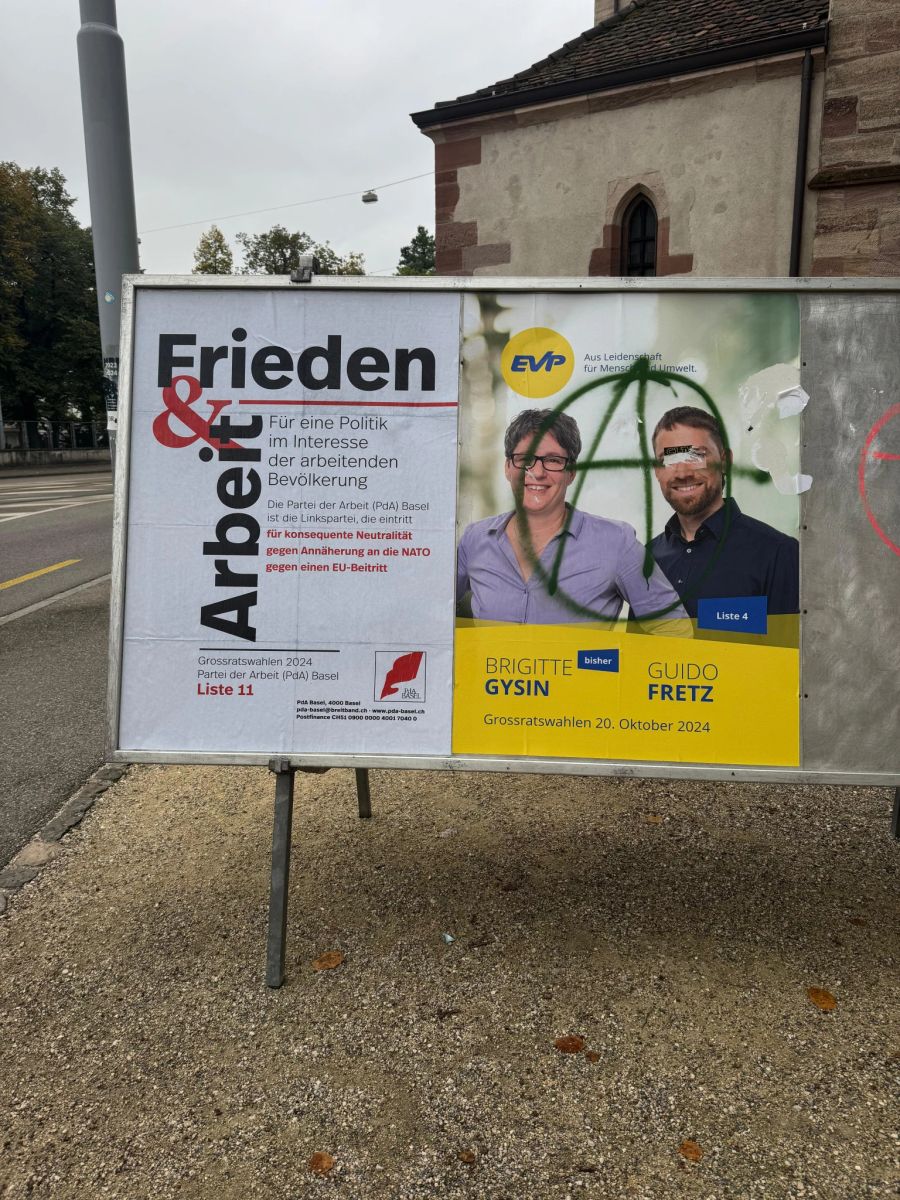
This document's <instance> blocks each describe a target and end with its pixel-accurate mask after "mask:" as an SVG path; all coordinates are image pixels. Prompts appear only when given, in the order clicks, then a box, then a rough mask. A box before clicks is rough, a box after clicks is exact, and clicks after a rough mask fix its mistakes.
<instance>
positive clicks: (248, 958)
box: [0, 767, 900, 1200]
mask: <svg viewBox="0 0 900 1200" xmlns="http://www.w3.org/2000/svg"><path fill="white" fill-rule="evenodd" d="M371 779H372V798H373V810H374V817H373V819H372V820H371V821H360V820H359V819H358V817H357V816H356V807H355V794H354V790H353V774H352V772H350V771H338V770H335V771H331V772H330V773H329V774H327V775H322V776H298V781H297V797H296V807H295V820H294V860H293V875H292V881H291V914H290V927H289V941H288V965H287V971H288V974H287V981H286V984H285V986H284V987H283V988H282V989H281V990H279V991H276V992H270V991H268V990H267V989H266V988H265V986H264V983H263V974H264V962H265V936H266V918H267V891H268V865H269V863H268V857H269V851H270V837H271V817H272V801H273V793H274V780H273V777H272V776H271V775H269V774H268V773H267V772H265V771H262V770H255V769H244V768H231V769H225V768H216V769H213V768H188V767H165V768H163V767H134V768H131V769H130V770H129V771H128V773H127V774H126V775H125V776H124V777H123V778H122V779H121V780H119V781H118V782H116V783H113V785H112V786H111V787H110V788H109V790H108V791H106V792H105V793H104V794H103V795H101V796H100V797H99V798H98V799H97V801H96V803H95V805H94V807H93V808H92V809H91V810H90V812H89V813H88V814H87V816H86V817H85V819H84V821H83V823H82V824H81V825H80V826H78V827H77V828H76V829H74V830H72V832H70V833H69V834H68V835H66V836H65V837H64V838H63V840H62V841H61V842H59V843H58V844H57V845H56V849H55V851H54V855H53V856H50V855H48V856H47V857H49V859H50V861H48V862H47V863H46V865H45V866H43V868H42V869H41V871H40V873H39V874H38V875H37V877H36V878H35V879H34V880H33V881H32V882H30V883H27V884H25V886H24V887H23V888H22V890H20V891H18V892H16V893H15V894H13V895H12V896H11V897H10V899H9V904H8V907H7V910H6V912H5V915H4V916H3V917H2V919H0V1046H2V1053H0V1196H2V1197H3V1200H23V1198H25V1197H38V1198H40V1200H57V1198H69V1197H71V1198H80V1197H85V1198H86V1200H95V1198H97V1197H114V1198H122V1200H125V1198H127V1200H141V1198H144V1197H146V1198H148V1200H149V1198H155V1197H179V1198H181V1197H184V1198H187V1200H194V1198H205V1197H210V1198H211V1200H238V1198H240V1200H245V1198H247V1197H266V1198H267V1200H296V1198H299V1197H307V1196H323V1195H334V1196H343V1197H347V1198H348V1200H368V1198H370V1197H371V1198H372V1200H375V1198H378V1200H384V1198H394V1197H396V1198H397V1200H425V1198H426V1197H427V1198H429V1200H433V1198H434V1197H441V1198H442V1200H444V1198H447V1200H454V1198H465V1200H501V1198H508V1200H526V1198H527V1200H542V1198H544V1197H548V1198H551V1200H557V1198H559V1200H562V1198H564V1197H578V1196H582V1195H586V1196H596V1197H598V1198H601V1197H602V1198H603V1200H618V1198H619V1197H627V1198H632V1197H634V1198H638V1200H673V1198H674V1200H680V1198H682V1197H685V1198H687V1197H690V1198H697V1200H738V1198H740V1200H782V1198H794V1197H797V1198H799V1197H805V1198H819V1200H887V1198H888V1197H894V1196H896V1194H897V1190H898V1185H900V1171H898V1151H900V1146H898V1121H897V1116H898V1107H897V1098H898V1079H900V1032H898V1030H900V1019H898V1018H900V993H898V988H897V966H898V957H900V954H898V951H900V925H898V922H897V882H898V877H900V846H898V845H897V844H896V843H894V842H892V841H891V840H890V837H889V816H890V806H891V800H892V794H891V793H890V792H889V791H887V790H885V789H879V790H864V789H841V788H832V787H821V788H808V787H787V786H773V787H763V786H758V785H744V786H739V785H720V784H711V783H694V782H681V783H677V784H676V783H670V782H666V781H658V780H654V781H642V780H610V779H573V778H569V777H563V776H553V777H540V776H533V775H527V776H525V775H508V776H507V775H501V774H471V775H469V774H453V775H448V774H441V775H437V774H424V773H405V774H404V773H400V772H380V771H375V772H372V776H371ZM445 935H449V936H445ZM328 951H336V952H339V953H338V954H335V955H334V956H333V958H332V960H331V961H332V962H334V961H336V960H337V959H339V957H340V955H343V960H342V961H341V962H340V964H339V965H337V966H334V967H332V968H331V969H322V970H314V969H313V965H312V964H313V962H314V960H317V959H319V958H320V956H322V955H323V954H324V953H325V952H328ZM320 965H321V963H320ZM809 989H820V990H819V991H818V992H815V991H814V992H812V999H811V998H810V993H809ZM829 997H830V998H829ZM832 999H833V1001H834V1004H833V1006H832ZM823 1005H824V1008H823V1007H822V1006H823ZM560 1039H565V1040H562V1041H560ZM557 1042H559V1046H560V1047H561V1048H558V1046H557V1044H556V1043H557Z"/></svg>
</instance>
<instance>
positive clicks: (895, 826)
mask: <svg viewBox="0 0 900 1200" xmlns="http://www.w3.org/2000/svg"><path fill="white" fill-rule="evenodd" d="M891 837H892V838H893V839H894V841H895V842H900V787H898V788H897V789H896V790H895V791H894V811H893V813H892V814H891Z"/></svg>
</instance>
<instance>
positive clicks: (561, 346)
mask: <svg viewBox="0 0 900 1200" xmlns="http://www.w3.org/2000/svg"><path fill="white" fill-rule="evenodd" d="M574 368H575V355H574V354H573V352H572V347H571V346H570V345H569V343H568V342H567V341H566V339H565V338H564V337H563V336H562V334H561V333H557V332H556V330H555V329H523V330H522V332H521V333H517V334H515V336H513V337H511V338H510V339H509V341H508V342H507V343H506V346H505V347H504V350H503V355H502V357H501V359H500V370H501V371H502V372H503V378H504V379H505V380H506V382H507V383H508V384H509V386H510V387H511V388H512V390H513V391H514V392H518V393H519V395H520V396H525V397H527V399H529V400H543V399H545V398H546V397H547V396H552V395H554V393H556V392H558V391H559V390H560V388H564V387H565V386H566V384H567V383H568V382H569V380H570V379H571V378H572V371H573V370H574Z"/></svg>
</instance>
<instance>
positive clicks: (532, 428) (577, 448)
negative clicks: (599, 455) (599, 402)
mask: <svg viewBox="0 0 900 1200" xmlns="http://www.w3.org/2000/svg"><path fill="white" fill-rule="evenodd" d="M538 431H540V432H541V434H546V433H549V434H551V435H552V436H553V437H555V438H556V440H557V441H558V442H559V444H560V446H562V448H563V450H565V452H566V457H567V458H568V459H569V460H570V461H571V462H572V463H573V464H574V463H575V462H577V460H578V455H579V454H580V453H581V434H580V432H579V430H578V425H577V423H576V421H575V419H574V417H570V416H568V414H566V413H561V412H556V411H555V410H554V409H552V408H526V409H525V410H524V411H523V412H520V413H519V415H518V416H516V417H513V419H512V420H511V421H510V423H509V425H508V426H507V430H506V434H505V435H504V438H503V452H504V454H505V455H506V457H507V458H508V459H509V458H512V456H513V454H514V452H515V449H516V446H518V444H519V442H521V440H522V438H524V437H528V436H529V435H530V436H531V437H534V435H535V434H536V433H537V432H538Z"/></svg>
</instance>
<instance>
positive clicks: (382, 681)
mask: <svg viewBox="0 0 900 1200" xmlns="http://www.w3.org/2000/svg"><path fill="white" fill-rule="evenodd" d="M375 699H376V700H378V701H382V702H383V701H385V700H395V701H396V700H401V701H402V700H407V701H409V700H412V701H415V702H418V703H421V702H422V701H423V700H424V699H425V651H424V650H410V651H408V652H407V653H406V654H397V651H396V650H376V651H375Z"/></svg>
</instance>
